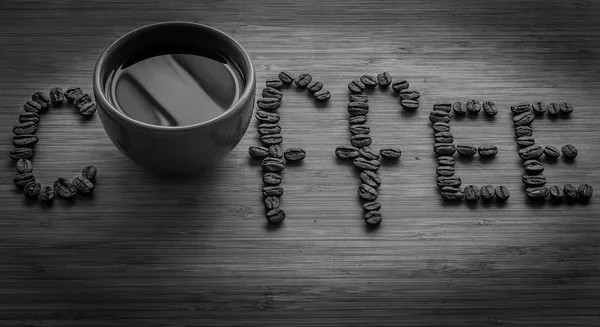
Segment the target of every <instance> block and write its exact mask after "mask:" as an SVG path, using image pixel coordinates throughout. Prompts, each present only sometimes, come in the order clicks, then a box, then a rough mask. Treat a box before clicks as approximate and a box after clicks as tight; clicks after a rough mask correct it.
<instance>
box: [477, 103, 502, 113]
mask: <svg viewBox="0 0 600 327" xmlns="http://www.w3.org/2000/svg"><path fill="white" fill-rule="evenodd" d="M481 107H482V108H483V111H484V112H485V113H486V114H488V115H490V116H496V115H497V114H498V107H496V104H495V103H494V102H492V101H485V102H483V103H482V104H481Z"/></svg>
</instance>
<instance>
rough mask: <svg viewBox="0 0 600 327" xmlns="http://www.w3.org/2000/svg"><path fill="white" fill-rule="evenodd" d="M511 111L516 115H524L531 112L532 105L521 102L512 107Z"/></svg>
mask: <svg viewBox="0 0 600 327" xmlns="http://www.w3.org/2000/svg"><path fill="white" fill-rule="evenodd" d="M510 111H512V112H513V113H514V114H522V113H525V112H528V111H531V105H530V104H529V103H526V102H521V103H519V104H516V105H514V106H510Z"/></svg>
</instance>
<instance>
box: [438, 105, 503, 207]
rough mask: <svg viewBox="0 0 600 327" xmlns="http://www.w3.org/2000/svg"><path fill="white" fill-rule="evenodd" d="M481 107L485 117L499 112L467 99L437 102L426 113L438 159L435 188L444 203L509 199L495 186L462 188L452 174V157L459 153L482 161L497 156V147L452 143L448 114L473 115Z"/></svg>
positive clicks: (500, 187)
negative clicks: (439, 190) (438, 190)
mask: <svg viewBox="0 0 600 327" xmlns="http://www.w3.org/2000/svg"><path fill="white" fill-rule="evenodd" d="M482 108H483V110H484V112H485V113H486V114H488V115H491V116H495V115H496V114H498V109H497V107H496V105H495V104H494V103H493V102H492V101H485V102H483V104H481V103H480V102H479V101H477V100H468V101H467V102H466V103H462V102H454V103H452V102H446V101H444V102H438V103H436V104H434V105H433V110H432V111H431V113H429V121H431V123H432V128H433V132H434V135H433V139H434V144H433V152H434V153H435V154H436V155H437V156H438V167H437V169H436V172H437V176H438V177H437V185H438V187H440V189H441V195H442V197H443V198H444V199H446V200H455V201H456V200H462V199H463V198H464V199H466V200H467V201H473V202H474V201H478V200H479V199H483V200H487V201H489V200H492V199H493V198H494V197H495V198H496V199H498V200H499V201H506V200H508V198H509V197H510V193H509V191H508V188H506V187H505V186H497V187H494V186H492V185H485V186H483V187H481V188H479V187H477V186H475V185H468V186H466V187H465V188H464V189H461V188H460V186H461V184H462V180H461V178H460V177H458V176H456V175H455V169H454V165H455V164H456V160H455V159H454V154H455V153H458V154H459V155H460V156H463V157H472V156H474V155H475V154H479V156H480V157H482V158H486V157H487V158H489V157H493V156H495V155H496V154H497V153H498V147H496V146H495V145H491V144H483V145H479V146H476V145H473V144H456V145H455V144H454V135H453V134H452V132H451V131H450V119H451V115H450V113H451V112H452V111H454V114H455V115H464V114H466V113H469V114H474V115H476V114H477V113H479V112H480V111H481V109H482Z"/></svg>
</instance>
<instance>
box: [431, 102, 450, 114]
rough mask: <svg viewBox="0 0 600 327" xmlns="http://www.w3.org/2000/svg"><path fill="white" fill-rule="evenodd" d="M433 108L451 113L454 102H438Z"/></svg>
mask: <svg viewBox="0 0 600 327" xmlns="http://www.w3.org/2000/svg"><path fill="white" fill-rule="evenodd" d="M433 110H441V111H445V112H448V113H449V112H450V111H452V103H450V102H447V101H443V102H436V103H435V104H434V105H433Z"/></svg>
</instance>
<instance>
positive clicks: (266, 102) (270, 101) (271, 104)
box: [256, 98, 281, 111]
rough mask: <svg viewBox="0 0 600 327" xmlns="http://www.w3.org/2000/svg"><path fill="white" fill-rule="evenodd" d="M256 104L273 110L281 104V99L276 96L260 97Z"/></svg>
mask: <svg viewBox="0 0 600 327" xmlns="http://www.w3.org/2000/svg"><path fill="white" fill-rule="evenodd" d="M256 105H257V106H258V107H259V108H260V109H262V110H268V111H273V110H275V109H277V108H279V107H280V106H281V101H280V100H279V99H276V98H259V99H258V100H256Z"/></svg>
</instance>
